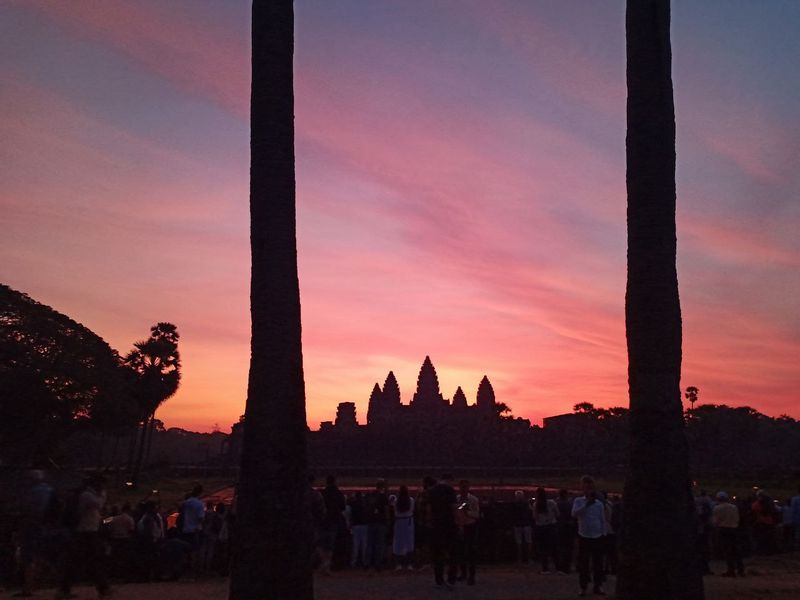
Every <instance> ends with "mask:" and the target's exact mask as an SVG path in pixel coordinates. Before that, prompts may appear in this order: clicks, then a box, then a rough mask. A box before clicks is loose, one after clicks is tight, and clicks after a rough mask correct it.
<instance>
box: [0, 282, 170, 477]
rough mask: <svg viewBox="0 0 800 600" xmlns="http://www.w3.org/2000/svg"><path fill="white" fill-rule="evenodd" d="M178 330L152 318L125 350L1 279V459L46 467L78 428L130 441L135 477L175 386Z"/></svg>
mask: <svg viewBox="0 0 800 600" xmlns="http://www.w3.org/2000/svg"><path fill="white" fill-rule="evenodd" d="M179 337H180V336H179V334H178V330H177V327H176V326H175V325H174V324H172V323H166V322H163V323H156V324H155V325H153V326H152V327H151V328H150V334H149V336H148V337H147V338H145V339H143V340H140V341H137V342H135V343H134V344H133V348H132V349H131V350H130V351H129V352H128V353H127V354H125V355H124V356H123V355H121V354H119V352H117V351H116V350H114V349H113V348H111V346H110V345H109V344H108V343H107V342H106V341H105V340H103V338H101V337H100V336H99V335H97V334H96V333H94V332H92V331H91V330H89V329H88V328H87V327H85V326H84V325H81V324H80V323H77V322H76V321H74V320H72V319H70V318H69V317H67V316H66V315H63V314H61V313H59V312H57V311H55V310H53V309H52V308H50V307H49V306H46V305H44V304H41V303H40V302H37V301H36V300H34V299H32V298H31V297H30V296H28V295H27V294H24V293H22V292H19V291H16V290H14V289H12V288H10V287H9V286H7V285H2V284H0V461H2V464H6V465H37V466H52V465H53V464H54V462H55V461H54V456H55V455H56V453H57V452H58V449H59V448H60V447H61V445H62V444H63V443H64V442H65V440H66V439H68V438H69V437H70V436H71V435H72V434H74V433H76V432H78V431H84V432H85V431H90V432H93V433H96V434H97V435H99V436H100V437H101V439H102V440H105V439H106V438H108V439H110V440H114V441H115V442H116V443H119V440H120V439H121V438H123V437H124V438H128V439H129V440H130V444H129V445H130V448H129V451H128V461H127V462H128V468H129V470H130V472H131V480H132V481H133V482H134V484H135V483H136V481H137V479H138V475H139V472H140V470H141V466H142V463H143V461H144V458H145V456H146V454H147V452H148V448H149V446H150V445H151V444H152V439H153V432H154V429H155V426H156V419H155V414H156V411H157V410H158V408H159V407H160V406H161V405H162V404H163V403H164V402H165V401H166V400H167V399H168V398H170V397H171V396H172V395H173V394H175V392H176V391H177V389H178V386H179V385H180V378H181V362H180V352H179V351H178V340H179Z"/></svg>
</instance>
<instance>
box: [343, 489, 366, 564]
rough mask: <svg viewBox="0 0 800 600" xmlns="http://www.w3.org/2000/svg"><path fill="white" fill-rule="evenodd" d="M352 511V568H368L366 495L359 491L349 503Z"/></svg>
mask: <svg viewBox="0 0 800 600" xmlns="http://www.w3.org/2000/svg"><path fill="white" fill-rule="evenodd" d="M347 505H348V507H349V509H350V519H349V521H350V533H351V535H352V538H353V549H352V552H351V554H350V566H351V567H355V566H358V565H361V566H362V567H366V566H368V564H369V563H368V559H367V521H366V518H367V516H366V506H365V505H364V495H363V494H362V493H361V492H360V491H357V492H356V493H355V494H354V495H353V497H352V498H350V499H349V500H348V502H347Z"/></svg>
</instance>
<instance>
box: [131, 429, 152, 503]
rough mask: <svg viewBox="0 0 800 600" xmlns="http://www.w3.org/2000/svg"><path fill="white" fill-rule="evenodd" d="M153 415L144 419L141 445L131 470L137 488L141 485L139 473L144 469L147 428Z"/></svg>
mask: <svg viewBox="0 0 800 600" xmlns="http://www.w3.org/2000/svg"><path fill="white" fill-rule="evenodd" d="M152 418H153V417H152V415H148V416H147V417H145V419H144V421H142V434H141V435H140V436H139V447H138V450H137V451H136V459H135V462H134V463H133V469H132V470H131V483H132V484H133V487H134V488H135V487H136V486H137V485H139V474H140V473H141V471H142V461H143V460H144V449H145V445H146V444H147V429H148V427H149V426H150V421H151V420H152Z"/></svg>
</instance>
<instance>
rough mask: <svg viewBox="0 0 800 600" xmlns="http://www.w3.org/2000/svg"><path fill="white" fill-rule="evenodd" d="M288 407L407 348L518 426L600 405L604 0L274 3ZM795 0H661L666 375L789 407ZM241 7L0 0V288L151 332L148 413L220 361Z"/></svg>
mask: <svg viewBox="0 0 800 600" xmlns="http://www.w3.org/2000/svg"><path fill="white" fill-rule="evenodd" d="M295 13H296V14H295V18H296V23H295V30H296V33H295V43H296V48H295V115H296V151H297V209H298V256H299V274H300V287H301V302H302V311H303V346H304V347H303V349H304V365H305V380H306V395H307V413H308V420H309V424H310V425H311V426H312V428H314V427H316V426H317V425H318V423H319V422H320V421H324V420H330V419H332V418H333V417H334V415H335V408H336V404H337V403H339V402H344V401H354V402H356V404H357V410H358V417H359V420H360V421H361V422H364V420H365V416H366V408H367V406H366V404H367V399H368V397H369V393H370V391H371V389H372V386H373V385H374V383H375V382H380V383H383V380H384V379H385V377H386V375H387V373H388V372H389V371H390V370H393V371H394V372H395V374H396V375H397V378H398V380H399V383H400V389H401V393H402V397H403V401H404V402H408V401H409V400H410V398H411V396H412V395H413V392H414V388H415V385H416V378H417V374H418V371H419V367H420V365H421V364H422V361H423V359H424V357H425V356H426V355H430V356H431V358H432V360H433V362H434V365H435V366H436V368H437V371H438V375H439V381H440V383H441V386H442V392H443V394H444V396H445V397H447V398H450V397H452V395H453V393H454V392H455V390H456V387H457V386H459V385H460V386H462V387H463V389H464V391H465V393H466V394H467V397H468V399H469V401H470V402H474V400H475V394H476V391H477V387H478V383H479V381H480V379H481V378H482V377H483V375H487V376H488V377H489V379H490V380H491V382H492V384H493V385H494V388H495V392H496V394H497V399H498V401H502V402H505V403H506V404H508V405H509V406H510V407H511V408H512V410H513V412H514V414H515V415H517V416H522V417H526V418H530V419H531V420H532V421H533V422H534V423H539V422H540V420H541V418H542V417H545V416H549V415H554V414H560V413H563V412H568V411H570V410H571V408H572V406H573V405H574V404H576V403H578V402H592V403H594V404H595V405H597V406H604V407H607V406H620V405H625V404H626V403H627V373H626V369H627V358H626V350H625V330H624V290H625V277H626V272H625V271H626V256H625V253H626V239H625V235H626V234H625V203H626V196H625V154H624V151H625V148H624V143H625V46H624V2H622V1H621V0H605V1H604V2H596V1H594V0H558V1H556V0H541V1H535V2H524V3H523V2H517V1H513V0H507V1H505V0H493V1H491V2H489V1H488V0H481V1H471V0H458V1H455V0H436V1H431V0H407V1H404V2H395V1H378V0H359V1H355V0H336V2H330V1H329V0H297V2H296V8H295ZM798 22H800V2H796V1H794V0H771V1H770V2H758V1H756V0H747V1H745V0H706V1H704V2H695V1H694V0H674V2H673V23H672V41H673V77H674V84H675V101H676V117H677V138H678V141H677V156H678V164H677V183H678V217H677V218H678V270H679V280H680V288H681V289H680V291H681V301H682V309H683V320H684V346H683V349H684V363H683V379H682V385H683V387H686V386H689V385H693V386H696V387H698V388H700V401H701V402H708V403H727V404H731V405H734V406H742V405H750V406H753V407H755V408H757V409H758V410H761V411H762V412H765V413H767V414H770V415H779V414H783V413H787V414H790V415H792V416H794V417H796V418H800V408H798V406H799V405H798V402H797V401H798V390H800V369H799V368H798V357H800V317H799V316H798V315H800V310H798V309H799V308H800V300H798V299H800V268H799V267H800V236H798V231H800V169H798V168H797V167H798V164H800V73H799V72H798V70H797V68H796V58H797V56H800V38H799V37H798V36H797V23H798ZM249 68H250V65H249V3H248V2H242V1H233V0H227V1H225V2H222V1H221V0H217V1H211V0H204V1H203V0H180V1H179V0H173V1H171V2H160V1H156V0H136V1H135V2H123V1H118V0H103V1H102V2H101V1H99V0H75V1H74V2H61V1H58V0H53V1H47V2H44V1H38V0H25V1H22V0H9V1H6V2H3V3H2V4H0V139H1V140H2V143H0V209H1V210H0V227H2V232H3V234H2V236H0V256H2V260H1V261H0V281H2V282H4V283H6V284H8V285H10V286H11V287H13V288H15V289H18V290H21V291H24V292H26V293H28V294H29V295H31V296H32V297H33V298H34V299H36V300H38V301H40V302H43V303H45V304H48V305H50V306H52V307H53V308H55V309H56V310H58V311H60V312H63V313H65V314H67V315H69V316H70V317H72V318H74V319H75V320H77V321H79V322H81V323H83V324H84V325H86V326H87V327H89V328H90V329H92V330H93V331H95V332H96V333H98V334H99V335H101V336H102V337H103V338H105V339H106V340H107V341H108V342H109V343H110V344H111V345H112V346H113V347H114V348H116V349H118V350H119V351H120V352H121V353H125V352H127V351H128V350H129V349H130V348H131V346H132V344H133V342H134V341H136V340H139V339H142V338H144V337H146V336H147V334H148V332H149V327H150V325H152V324H153V323H156V322H158V321H171V322H173V323H175V324H176V325H177V326H178V329H179V332H180V334H181V341H180V350H181V355H182V360H183V379H182V383H181V387H180V390H179V391H178V393H177V394H176V395H175V396H174V397H173V398H171V399H169V400H168V401H167V402H166V404H165V405H164V406H163V408H162V409H160V410H159V413H158V414H157V416H158V417H159V418H161V419H162V420H164V421H165V423H166V425H167V426H180V427H186V428H190V429H196V430H210V429H211V428H213V427H214V426H215V425H217V426H219V427H220V428H221V429H223V430H228V428H229V427H230V424H231V423H232V422H234V421H236V420H238V417H239V415H241V414H242V413H243V411H244V402H245V396H246V381H247V370H248V361H249V326H250V322H249V307H248V293H249V268H250V264H249V237H248V235H249V233H248V232H249V223H248V214H249V213H248V210H249V209H248V174H249V147H248V143H249V130H248V115H249Z"/></svg>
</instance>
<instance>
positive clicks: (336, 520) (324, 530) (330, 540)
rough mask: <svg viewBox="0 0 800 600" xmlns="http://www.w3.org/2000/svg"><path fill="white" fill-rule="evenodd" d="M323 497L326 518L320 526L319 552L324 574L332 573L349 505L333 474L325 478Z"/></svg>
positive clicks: (321, 570) (321, 569)
mask: <svg viewBox="0 0 800 600" xmlns="http://www.w3.org/2000/svg"><path fill="white" fill-rule="evenodd" d="M322 499H323V500H324V501H325V518H324V520H323V521H322V526H321V527H320V537H319V553H320V557H321V559H322V564H321V565H320V572H321V573H322V574H323V575H330V574H331V561H332V560H333V553H334V550H335V549H336V539H337V537H338V534H339V530H340V529H341V528H342V521H343V520H344V516H343V514H344V509H345V508H346V507H347V501H346V500H345V497H344V494H343V493H342V491H341V490H340V489H339V487H338V486H337V485H336V478H335V477H334V476H333V475H328V477H327V478H326V479H325V489H323V490H322Z"/></svg>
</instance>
